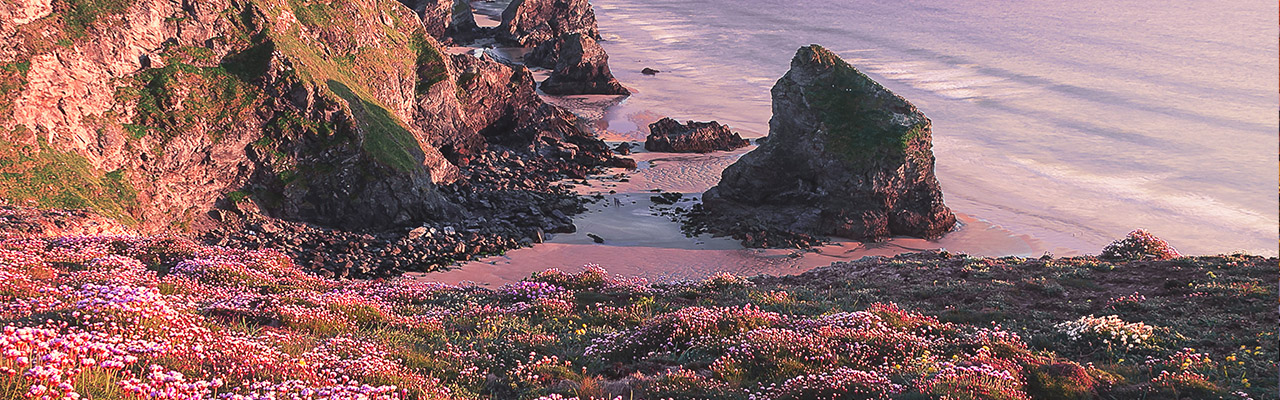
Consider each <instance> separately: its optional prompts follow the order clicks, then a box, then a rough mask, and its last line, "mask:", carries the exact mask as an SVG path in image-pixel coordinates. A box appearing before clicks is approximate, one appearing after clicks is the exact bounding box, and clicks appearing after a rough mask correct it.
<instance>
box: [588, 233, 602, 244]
mask: <svg viewBox="0 0 1280 400" xmlns="http://www.w3.org/2000/svg"><path fill="white" fill-rule="evenodd" d="M587 237H589V238H591V241H593V242H596V243H604V238H602V237H600V235H597V234H594V233H588V234H587Z"/></svg>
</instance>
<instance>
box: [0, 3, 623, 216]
mask: <svg viewBox="0 0 1280 400" xmlns="http://www.w3.org/2000/svg"><path fill="white" fill-rule="evenodd" d="M442 4H443V3H442ZM0 16H3V18H0V36H3V37H8V38H12V40H6V41H3V43H0V89H2V90H0V156H3V157H2V158H3V159H4V160H5V161H6V162H5V163H4V165H0V168H3V169H4V171H3V172H5V174H3V175H0V176H2V178H0V196H3V197H5V198H10V199H15V200H31V201H34V202H35V203H36V204H38V205H42V206H46V207H62V208H91V209H96V210H98V211H101V212H103V213H105V214H107V215H110V216H112V217H116V218H119V219H122V220H125V221H127V222H130V223H132V224H134V225H136V226H137V227H139V228H141V229H142V230H144V231H158V230H164V229H169V228H182V229H195V230H199V229H202V228H203V227H205V226H208V225H211V224H215V221H214V220H213V219H211V218H210V216H211V215H212V216H218V215H219V214H209V213H208V211H209V210H211V209H214V208H217V207H222V208H227V209H235V210H261V211H262V212H263V213H265V214H267V215H270V216H272V217H278V218H285V219H290V220H297V221H306V222H312V223H318V224H321V225H326V226H333V227H341V228H345V229H357V228H372V229H383V228H388V227H394V226H405V225H415V226H416V224H419V223H421V222H422V221H441V220H445V221H447V220H456V219H460V218H464V217H466V216H467V215H469V214H470V213H471V210H470V209H468V207H469V205H467V204H460V203H462V202H460V201H458V200H457V199H456V198H455V196H453V195H445V194H442V193H441V191H440V190H439V187H440V185H453V184H457V183H459V182H463V181H465V180H466V179H467V176H468V174H467V173H466V171H465V169H466V168H467V166H468V165H469V163H470V162H471V159H472V158H474V157H475V155H476V154H479V153H482V152H505V153H504V154H508V156H507V157H506V158H507V159H526V160H531V161H532V159H534V158H536V159H539V160H542V159H547V160H551V161H550V162H551V165H557V166H559V167H560V168H561V169H563V170H564V171H566V172H574V173H576V174H578V175H581V173H582V169H583V168H591V167H592V166H593V165H599V164H600V163H601V162H602V161H603V160H605V159H607V157H608V156H607V155H606V154H607V149H605V148H604V145H603V143H602V142H599V141H598V140H595V139H594V138H593V137H591V135H590V134H589V133H586V132H584V131H582V130H581V129H579V128H578V125H577V122H576V118H575V117H574V116H572V115H571V114H569V113H567V112H565V111H564V110H560V109H558V108H555V107H553V106H550V105H547V104H545V103H543V102H541V100H540V99H538V98H537V96H536V94H535V91H534V83H533V80H532V78H531V77H530V75H529V73H528V71H527V70H525V69H524V68H523V67H518V66H517V67H512V66H507V65H503V64H499V63H496V62H492V61H490V60H487V59H476V58H475V57H471V56H448V55H446V54H444V53H442V51H441V47H440V46H439V44H438V43H437V41H436V40H435V39H434V38H432V36H431V33H434V32H428V31H427V29H426V28H424V25H423V22H422V21H421V20H420V17H419V15H415V13H414V11H413V10H411V9H409V8H407V7H405V6H403V5H402V4H400V3H397V2H394V1H389V0H338V1H327V2H318V1H315V2H313V1H305V0H252V1H231V0H212V1H205V2H172V1H168V0H74V1H73V0H52V1H51V0H32V1H26V0H24V1H17V2H14V1H4V2H0ZM433 26H435V25H434V23H433Z"/></svg>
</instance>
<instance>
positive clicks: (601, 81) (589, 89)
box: [541, 33, 631, 96]
mask: <svg viewBox="0 0 1280 400" xmlns="http://www.w3.org/2000/svg"><path fill="white" fill-rule="evenodd" d="M557 41H558V42H559V45H558V46H557V47H558V50H557V51H556V52H555V53H556V63H555V69H553V70H551V76H549V77H547V79H545V80H543V81H542V86H541V88H542V91H543V92H545V93H547V94H550V95H555V96H564V95H575V94H609V95H629V94H631V91H629V90H627V88H626V87H624V86H622V84H621V83H618V80H617V79H615V78H614V77H613V73H612V72H610V71H609V55H607V54H605V52H604V48H602V47H600V44H599V43H596V41H595V39H592V38H591V36H590V35H587V34H585V33H569V34H565V35H564V36H561V37H560V38H559V39H557Z"/></svg>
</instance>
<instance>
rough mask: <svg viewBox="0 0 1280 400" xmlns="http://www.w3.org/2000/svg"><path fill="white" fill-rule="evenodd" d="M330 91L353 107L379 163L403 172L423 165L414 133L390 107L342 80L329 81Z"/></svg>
mask: <svg viewBox="0 0 1280 400" xmlns="http://www.w3.org/2000/svg"><path fill="white" fill-rule="evenodd" d="M326 84H327V85H328V87H329V90H330V91H333V93H334V94H336V95H338V97H340V98H342V99H343V100H345V101H346V102H347V105H348V106H350V107H351V113H352V114H355V117H356V121H357V122H359V124H360V127H361V128H362V130H363V131H364V133H365V137H364V151H365V152H366V153H368V154H369V156H371V157H373V158H374V159H375V160H378V161H379V162H381V163H383V164H385V165H387V166H389V167H392V168H395V169H397V170H400V171H413V170H416V169H419V168H422V160H423V159H424V157H425V156H424V155H423V153H422V148H420V147H418V142H417V140H416V139H414V137H413V134H411V133H409V131H408V130H407V129H405V127H404V126H403V125H401V124H400V121H399V120H397V119H396V117H395V116H394V115H391V113H390V112H389V111H387V109H386V108H383V107H382V106H380V105H378V104H376V103H374V102H372V101H369V100H365V99H363V98H361V97H359V96H357V95H356V94H355V92H352V91H351V88H349V87H347V86H346V85H344V84H342V83H341V82H338V81H334V80H330V81H328V82H326Z"/></svg>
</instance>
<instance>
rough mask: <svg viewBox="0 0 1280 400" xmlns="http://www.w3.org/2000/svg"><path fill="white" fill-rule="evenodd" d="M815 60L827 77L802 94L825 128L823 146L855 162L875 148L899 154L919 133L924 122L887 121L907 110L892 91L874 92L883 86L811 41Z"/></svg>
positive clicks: (921, 132) (873, 151)
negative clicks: (826, 67)
mask: <svg viewBox="0 0 1280 400" xmlns="http://www.w3.org/2000/svg"><path fill="white" fill-rule="evenodd" d="M813 51H814V53H815V55H816V56H817V58H818V59H819V61H818V62H819V63H820V64H824V65H830V66H831V76H830V78H829V79H830V80H829V81H828V80H826V79H824V80H821V81H819V82H816V83H814V84H813V85H810V86H808V87H806V88H804V91H805V95H806V97H807V99H808V100H809V102H810V105H812V106H813V108H814V109H815V111H816V112H817V113H818V114H819V115H821V116H822V118H823V122H824V123H825V124H826V127H827V130H828V131H827V138H826V143H827V148H828V151H830V152H834V153H836V154H838V155H840V156H841V157H843V158H844V159H846V160H848V161H850V162H855V163H857V162H860V161H862V160H865V159H866V158H867V157H870V156H872V155H874V154H877V153H882V152H888V153H890V154H902V153H903V152H904V151H905V150H906V149H907V148H908V146H909V144H910V143H911V142H912V141H913V140H915V139H917V138H919V137H920V136H921V135H922V134H923V133H924V129H925V128H926V127H927V125H926V124H925V123H924V122H919V123H915V124H911V125H901V124H896V123H891V122H889V121H891V120H892V119H893V118H894V113H892V112H889V111H886V110H887V109H902V110H906V108H907V107H906V104H907V103H906V101H905V100H902V99H901V98H899V97H896V96H883V95H882V96H874V94H875V93H877V92H882V91H887V89H885V88H884V87H883V86H881V85H880V84H879V83H876V82H875V81H873V80H871V78H869V77H867V76H866V75H864V74H863V73H862V72H859V71H858V70H857V69H854V68H853V66H850V65H849V63H847V62H845V61H844V60H842V59H840V57H839V56H837V55H835V54H834V53H832V52H830V51H828V50H827V49H824V48H822V47H821V46H817V45H815V46H813Z"/></svg>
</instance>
